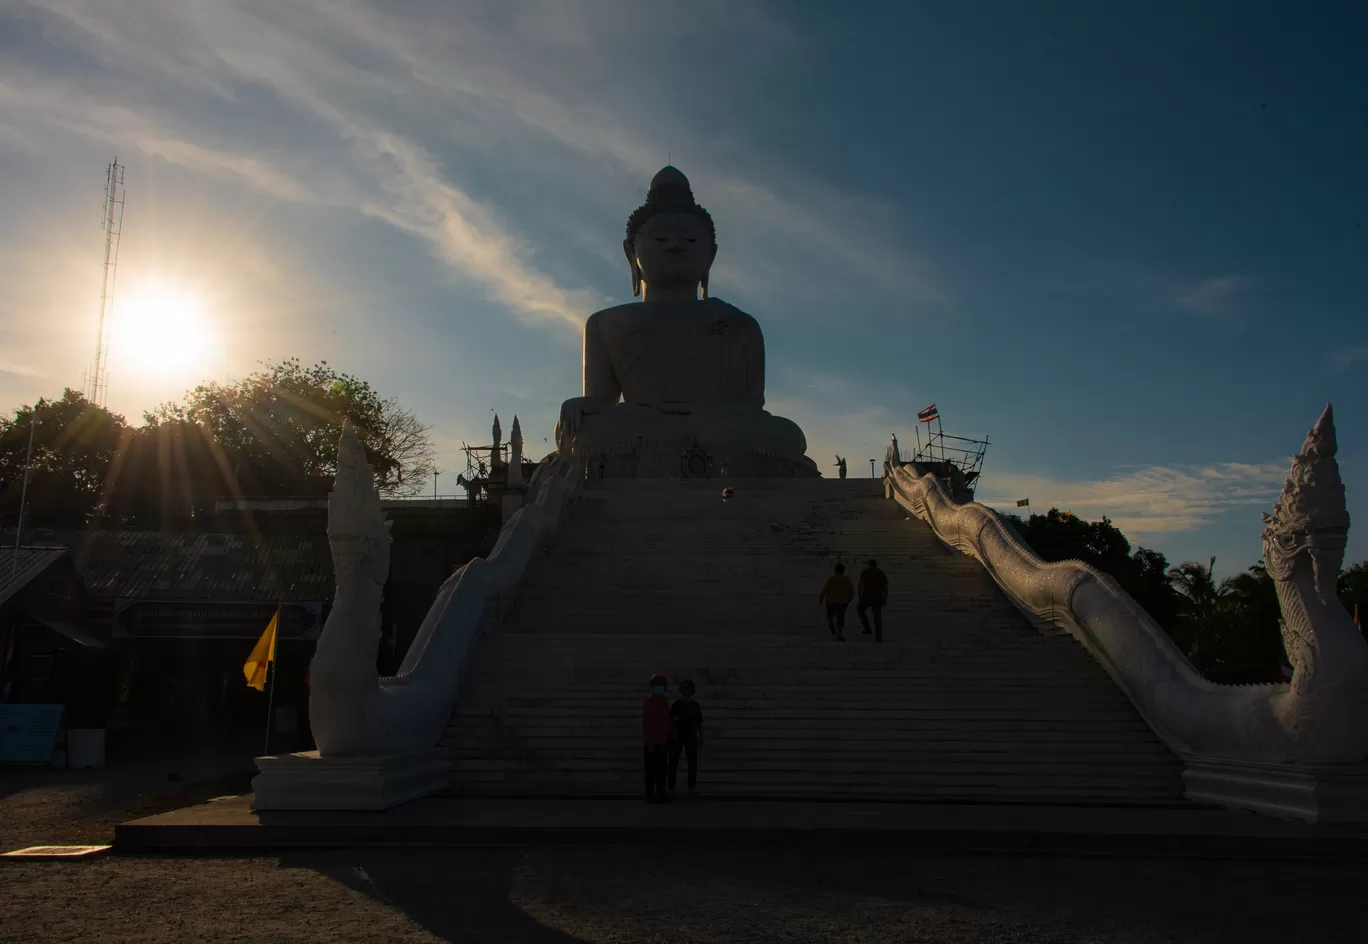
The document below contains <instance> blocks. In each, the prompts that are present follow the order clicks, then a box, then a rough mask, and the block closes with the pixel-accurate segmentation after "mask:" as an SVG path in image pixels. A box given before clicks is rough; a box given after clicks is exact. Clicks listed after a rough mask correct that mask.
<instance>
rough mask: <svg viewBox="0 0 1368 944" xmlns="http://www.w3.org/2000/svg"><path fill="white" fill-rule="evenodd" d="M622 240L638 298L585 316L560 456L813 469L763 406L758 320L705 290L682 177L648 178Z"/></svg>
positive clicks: (801, 441)
mask: <svg viewBox="0 0 1368 944" xmlns="http://www.w3.org/2000/svg"><path fill="white" fill-rule="evenodd" d="M622 248H623V250H624V251H625V252H626V254H627V262H628V264H629V266H630V268H631V274H632V295H633V297H638V296H639V297H640V298H641V301H639V302H629V303H628V304H625V305H617V306H614V307H612V308H605V309H603V310H602V311H597V312H595V313H594V314H592V315H590V316H589V320H588V321H587V322H586V323H585V325H584V394H583V396H579V397H575V398H573V399H570V400H566V401H565V403H564V404H563V405H562V407H561V415H560V422H559V423H558V424H557V426H556V445H557V448H558V449H559V450H560V454H561V455H562V456H568V457H572V458H573V459H574V460H575V461H577V462H581V463H583V464H584V465H585V467H586V469H587V470H588V474H589V475H590V477H591V478H595V477H605V478H669V477H679V476H698V475H713V476H720V475H725V476H727V477H738V476H739V477H785V476H787V477H792V476H804V477H809V476H816V475H818V474H819V473H818V471H817V465H816V463H814V462H813V461H812V460H811V459H809V458H808V457H807V456H806V455H804V453H805V452H806V451H807V440H806V439H805V438H804V437H803V431H802V430H801V429H799V428H798V426H797V424H796V423H794V422H792V421H791V420H787V419H784V418H783V417H781V416H774V415H773V414H771V413H769V412H767V411H766V410H765V338H764V335H762V334H761V332H760V325H759V324H758V323H757V322H756V320H755V319H754V318H752V317H751V316H750V315H748V314H746V313H745V312H744V311H741V310H740V309H738V308H735V307H733V306H732V305H728V304H727V303H726V302H724V301H722V300H721V299H719V298H714V297H710V296H709V294H708V272H709V271H710V270H711V268H712V264H713V260H714V259H716V258H717V234H716V230H715V229H714V227H713V221H712V217H711V216H710V215H709V214H708V211H707V210H705V209H703V207H701V206H699V205H698V204H697V203H696V202H695V201H694V196H693V190H692V189H691V188H690V186H689V180H688V178H687V177H685V176H684V175H683V174H682V173H680V172H679V171H678V170H677V169H675V168H674V167H666V168H665V169H663V170H662V171H660V173H658V174H656V175H655V177H654V179H652V181H651V188H650V190H649V192H648V193H647V195H646V203H645V204H644V205H642V206H641V207H638V208H637V210H636V211H635V212H634V213H632V215H631V217H630V218H629V219H628V220H627V238H626V239H624V240H623V243H622ZM700 295H701V297H700Z"/></svg>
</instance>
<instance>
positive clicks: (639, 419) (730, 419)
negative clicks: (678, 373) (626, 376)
mask: <svg viewBox="0 0 1368 944" xmlns="http://www.w3.org/2000/svg"><path fill="white" fill-rule="evenodd" d="M576 438H577V439H578V440H579V442H581V443H582V444H584V445H585V446H587V447H589V448H591V449H592V448H593V444H598V443H607V442H618V441H627V442H632V441H636V440H641V441H643V442H650V443H665V442H675V441H678V442H688V441H692V440H695V439H696V440H698V442H699V443H701V444H702V445H704V446H713V445H721V444H723V443H754V444H756V445H763V446H765V447H767V448H769V449H777V450H780V451H782V452H785V453H792V454H793V455H797V456H801V455H802V454H803V453H804V452H806V450H807V442H806V439H805V437H804V436H803V431H802V430H801V429H800V428H799V427H798V424H797V423H795V422H793V421H792V420H790V419H787V418H785V417H782V416H775V415H774V414H773V413H770V412H768V411H766V410H762V409H758V408H744V409H743V408H736V407H713V408H710V407H701V408H695V409H693V410H692V411H691V412H689V413H665V412H662V411H660V410H656V409H653V408H651V407H646V406H641V405H639V404H633V403H620V404H618V405H617V406H615V407H613V408H612V409H609V410H604V411H602V412H599V413H592V414H589V415H587V416H585V417H584V418H583V420H582V422H581V426H580V431H579V434H578V436H577V437H576Z"/></svg>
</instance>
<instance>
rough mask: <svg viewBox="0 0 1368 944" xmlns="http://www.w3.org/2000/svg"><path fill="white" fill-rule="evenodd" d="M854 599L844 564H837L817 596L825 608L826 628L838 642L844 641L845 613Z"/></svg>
mask: <svg viewBox="0 0 1368 944" xmlns="http://www.w3.org/2000/svg"><path fill="white" fill-rule="evenodd" d="M853 599H855V587H854V585H852V584H851V582H850V578H849V577H847V576H846V575H845V564H837V565H836V571H835V573H833V574H832V575H831V576H830V577H828V578H827V582H826V586H825V587H823V588H822V592H821V593H820V594H819V595H818V597H817V602H818V603H825V604H826V608H827V628H828V629H830V630H831V635H833V636H835V637H836V639H837V640H839V641H840V642H845V615H846V609H847V608H848V607H849V606H850V601H851V600H853Z"/></svg>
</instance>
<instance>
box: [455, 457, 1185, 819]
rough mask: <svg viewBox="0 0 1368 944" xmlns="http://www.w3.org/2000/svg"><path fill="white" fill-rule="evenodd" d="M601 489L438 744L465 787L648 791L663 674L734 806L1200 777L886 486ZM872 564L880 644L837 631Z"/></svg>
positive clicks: (1081, 790) (1093, 669) (484, 645)
mask: <svg viewBox="0 0 1368 944" xmlns="http://www.w3.org/2000/svg"><path fill="white" fill-rule="evenodd" d="M722 484H723V483H722V482H720V481H716V480H714V481H711V482H686V481H674V482H665V481H658V480H657V481H626V482H620V483H611V484H604V485H600V486H597V487H589V488H586V490H585V491H584V492H583V493H582V494H583V498H582V500H581V501H579V502H578V503H576V504H575V505H574V506H572V507H571V508H570V509H569V511H568V513H567V514H568V517H567V519H566V521H565V524H564V526H563V528H562V530H561V531H560V534H559V536H558V537H557V539H556V543H555V545H554V546H553V547H552V548H551V549H550V552H549V553H548V555H547V556H546V557H543V558H541V559H538V560H536V561H534V562H533V564H532V566H531V568H530V569H529V572H528V575H527V578H526V580H525V582H524V584H523V586H522V588H521V590H520V591H519V595H518V598H517V600H516V601H515V602H514V603H513V605H512V606H511V607H509V608H507V609H508V612H507V613H506V614H505V618H504V620H503V625H502V626H500V627H499V628H498V629H497V630H493V629H492V627H491V629H490V631H488V632H486V633H485V634H484V636H483V637H482V639H481V642H480V645H479V650H478V652H477V654H476V656H475V659H474V661H473V662H472V664H471V667H470V671H469V673H468V675H467V677H466V685H465V690H464V693H463V694H462V696H461V700H460V702H459V704H458V706H457V709H456V711H455V713H454V715H453V717H452V720H451V724H450V727H449V728H448V730H447V733H446V735H445V737H444V738H443V741H442V746H443V747H445V748H446V749H447V750H448V751H449V752H450V756H451V764H452V787H451V789H452V791H453V792H455V793H458V794H480V795H513V796H516V795H538V796H554V795H604V796H608V795H622V794H634V793H639V792H640V791H641V783H642V775H641V753H640V706H641V702H642V699H643V698H644V697H645V694H646V693H645V686H646V680H647V678H648V677H649V676H650V675H651V673H653V672H664V673H665V674H667V675H668V676H670V678H671V680H672V686H671V687H672V689H673V682H674V681H675V680H677V679H679V678H681V677H688V678H692V679H693V680H694V681H695V682H696V683H697V685H698V697H699V700H700V702H701V703H702V705H703V709H704V714H705V724H706V743H705V746H704V750H703V757H702V765H701V766H702V776H701V781H700V787H701V788H702V789H703V790H705V791H706V793H707V795H709V796H715V797H722V796H728V797H804V798H833V799H836V798H864V799H869V798H886V799H903V800H960V801H991V802H1071V803H1080V802H1082V803H1170V802H1180V797H1181V795H1182V790H1183V786H1182V779H1181V765H1180V763H1179V761H1178V759H1177V758H1176V757H1175V756H1174V755H1173V754H1172V753H1171V752H1170V751H1169V750H1168V749H1167V748H1166V747H1165V746H1164V745H1163V744H1162V743H1161V742H1160V741H1159V739H1158V738H1157V737H1155V736H1154V735H1153V734H1152V733H1151V731H1150V730H1149V728H1148V727H1147V726H1146V725H1145V723H1144V722H1143V721H1142V720H1141V719H1140V717H1139V716H1138V715H1137V714H1136V712H1135V710H1134V709H1133V708H1132V707H1131V705H1130V703H1129V702H1128V701H1127V700H1126V698H1125V696H1124V695H1122V694H1121V692H1120V691H1119V690H1118V689H1117V688H1116V686H1115V685H1114V684H1112V682H1111V681H1110V679H1109V678H1108V677H1107V676H1106V674H1105V673H1104V672H1103V670H1102V669H1101V667H1100V666H1099V665H1098V664H1097V663H1096V662H1094V661H1093V659H1092V658H1091V657H1090V656H1089V655H1088V654H1087V653H1086V651H1085V650H1084V649H1083V648H1082V647H1081V646H1080V645H1079V644H1078V643H1077V642H1075V641H1074V640H1073V639H1072V638H1071V637H1068V636H1043V635H1041V634H1040V633H1038V632H1037V631H1036V630H1035V629H1033V628H1032V627H1031V626H1030V625H1029V624H1028V623H1027V622H1026V620H1025V619H1024V618H1023V617H1022V616H1021V615H1020V614H1019V613H1018V612H1017V611H1016V610H1015V609H1014V608H1013V607H1012V605H1011V604H1010V603H1009V602H1008V601H1007V599H1006V598H1005V597H1004V596H1003V595H1002V594H1001V593H1000V592H999V591H998V590H997V588H996V586H995V585H994V584H993V583H992V581H991V580H990V579H989V577H988V576H987V574H986V573H985V572H984V571H983V569H982V568H981V567H980V566H979V565H978V564H977V563H976V562H975V561H974V560H972V559H970V558H967V557H963V556H961V555H959V554H957V553H954V552H952V551H949V550H947V549H946V548H945V547H944V546H943V545H941V544H940V542H939V541H938V540H936V539H935V537H934V536H933V535H932V533H931V531H930V530H929V528H928V527H927V526H926V525H925V524H923V523H921V522H920V521H917V520H914V519H908V518H907V517H906V516H905V514H904V512H903V511H902V509H901V508H900V507H899V506H897V505H896V504H895V503H894V502H891V501H887V500H885V499H884V498H883V497H882V491H881V485H880V483H879V482H878V481H876V480H872V479H848V480H845V481H840V480H833V479H822V480H777V479H776V480H740V481H732V482H731V483H730V484H731V485H732V486H733V488H735V490H736V494H735V496H734V497H733V498H732V499H731V500H730V501H728V502H726V503H724V502H723V501H722V500H721V488H722ZM869 557H875V558H877V559H878V561H879V565H880V567H881V568H882V569H883V570H884V571H885V572H886V573H887V574H888V576H889V579H890V583H891V587H892V589H891V597H890V602H889V606H888V609H887V610H886V611H885V632H884V639H885V641H884V642H883V644H882V645H878V644H875V643H874V642H873V640H872V637H870V636H865V635H862V634H861V633H860V627H859V625H858V621H857V620H856V618H855V614H854V607H853V606H852V607H851V612H850V621H849V625H848V626H847V633H846V635H847V641H846V642H844V643H841V642H836V641H833V640H832V639H831V637H830V635H829V634H828V632H827V629H826V626H825V621H824V613H823V610H822V608H821V607H820V606H818V604H817V594H818V591H819V590H820V589H821V586H822V583H823V581H824V580H825V579H826V577H827V575H828V574H829V573H830V572H831V565H832V564H833V563H834V562H835V561H836V560H837V559H838V558H840V559H842V560H843V561H844V562H845V563H846V564H847V570H848V572H849V573H850V574H851V576H852V577H854V576H855V575H857V574H858V571H859V569H860V568H861V566H862V565H863V562H864V560H865V559H867V558H869Z"/></svg>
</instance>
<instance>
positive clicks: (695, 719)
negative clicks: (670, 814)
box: [670, 679, 703, 796]
mask: <svg viewBox="0 0 1368 944" xmlns="http://www.w3.org/2000/svg"><path fill="white" fill-rule="evenodd" d="M695 691H697V689H696V688H694V683H693V682H692V681H691V680H689V679H684V680H682V681H681V682H680V683H679V700H678V701H676V702H675V703H674V704H673V705H671V706H670V795H671V796H674V792H675V780H676V779H677V777H678V774H679V755H680V754H683V755H684V756H685V757H686V758H687V759H688V762H689V796H693V795H694V790H695V789H696V788H697V787H698V749H699V748H700V747H702V746H703V709H702V708H700V707H699V706H698V702H696V701H694V692H695Z"/></svg>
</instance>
